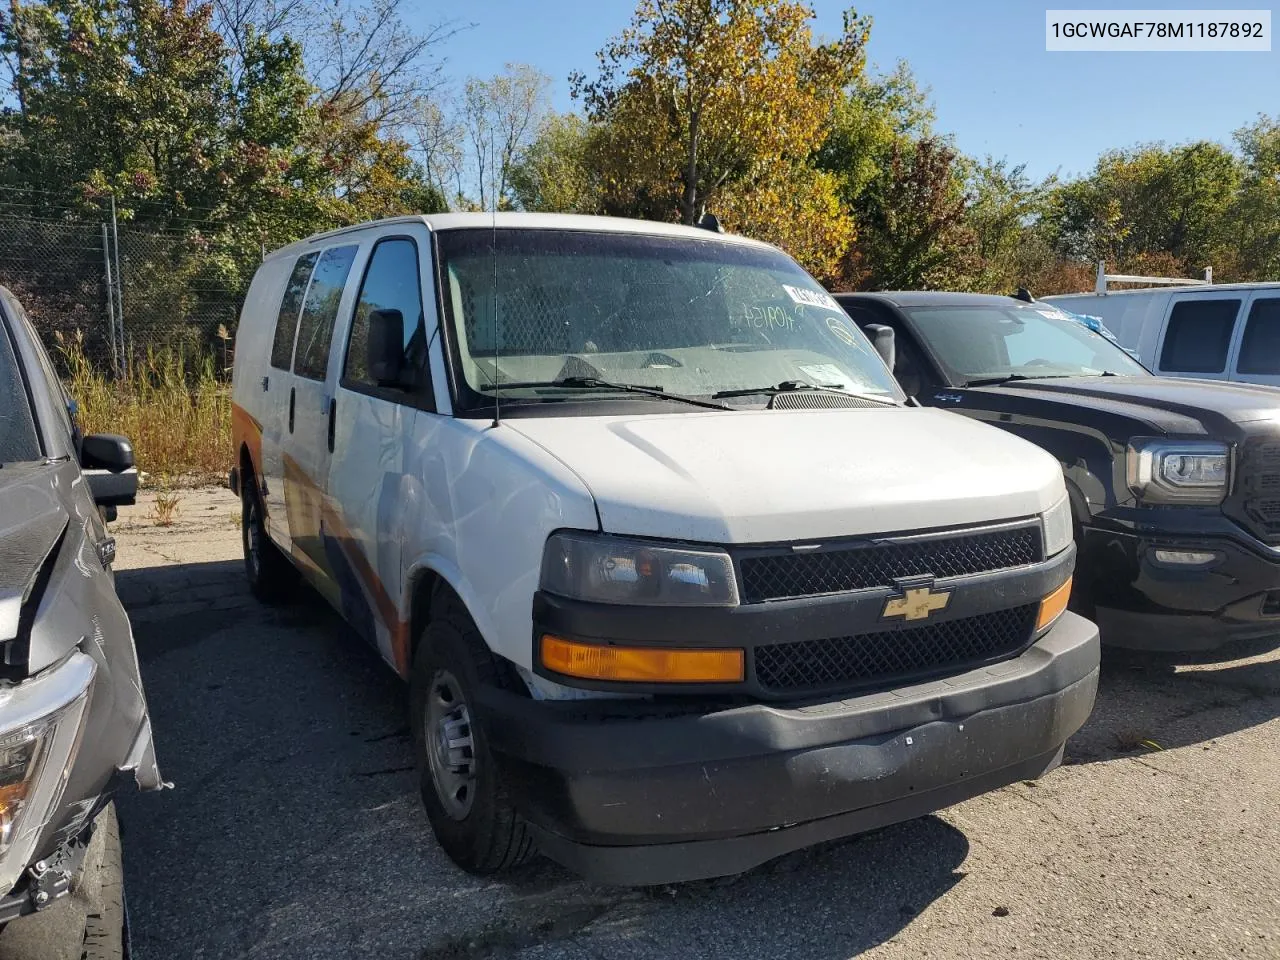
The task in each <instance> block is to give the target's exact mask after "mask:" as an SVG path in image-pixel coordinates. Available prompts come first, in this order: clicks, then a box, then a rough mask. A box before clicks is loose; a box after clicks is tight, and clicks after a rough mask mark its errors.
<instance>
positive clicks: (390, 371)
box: [365, 310, 404, 387]
mask: <svg viewBox="0 0 1280 960" xmlns="http://www.w3.org/2000/svg"><path fill="white" fill-rule="evenodd" d="M365 367H366V369H367V370H368V371H369V376H370V377H371V378H372V379H373V381H374V382H375V383H376V384H378V386H381V387H398V386H400V374H401V372H402V370H403V367H404V314H402V313H401V312H400V311H399V310H374V311H372V312H371V313H370V314H369V339H368V341H367V342H366V344H365Z"/></svg>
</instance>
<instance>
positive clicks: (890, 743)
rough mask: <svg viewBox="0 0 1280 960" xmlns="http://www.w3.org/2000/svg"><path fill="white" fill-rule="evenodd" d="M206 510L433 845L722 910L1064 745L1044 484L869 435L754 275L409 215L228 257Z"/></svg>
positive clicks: (727, 239) (600, 241) (1063, 647)
mask: <svg viewBox="0 0 1280 960" xmlns="http://www.w3.org/2000/svg"><path fill="white" fill-rule="evenodd" d="M235 356H236V360H235V387H234V391H235V392H234V399H235V407H234V426H235V439H236V448H237V451H238V456H239V462H238V465H237V467H236V469H235V470H234V471H233V473H232V486H233V488H234V489H237V490H238V491H239V492H240V493H241V496H242V499H243V504H244V511H243V515H244V543H245V561H246V569H247V572H248V576H249V579H250V582H251V584H252V587H253V590H254V592H255V593H256V594H257V595H258V596H259V597H261V598H263V599H264V600H267V599H274V598H277V597H279V596H280V595H281V593H282V591H283V589H284V588H285V586H286V585H287V581H288V579H289V577H290V575H291V574H292V573H293V571H294V570H295V569H296V570H297V571H300V572H301V573H302V574H303V576H304V577H305V578H306V579H307V580H308V581H309V582H310V583H311V584H313V585H314V586H315V587H316V588H317V589H318V590H319V591H320V592H321V593H322V594H323V595H324V596H325V597H326V599H328V600H329V602H330V603H332V604H333V606H334V607H336V608H337V609H338V610H339V611H341V613H342V614H343V616H344V617H345V618H346V619H347V620H349V621H350V622H351V624H352V625H353V626H354V627H355V628H356V630H357V631H359V632H360V633H362V634H363V635H364V636H365V637H366V638H367V639H368V640H369V642H370V643H372V644H374V645H375V646H376V647H377V649H378V650H379V652H380V653H381V654H382V656H383V657H384V658H385V659H386V661H387V663H388V664H390V665H391V667H392V668H393V669H395V670H396V671H397V672H398V673H399V674H400V675H401V676H402V677H404V678H405V679H406V680H407V681H408V682H409V684H410V689H411V709H412V717H411V725H412V729H413V732H414V742H415V745H416V753H417V760H418V763H419V768H420V771H421V779H422V794H423V800H424V802H425V804H426V808H427V812H428V815H429V817H430V820H431V823H432V826H433V828H434V830H435V833H436V836H437V837H438V839H439V841H440V843H441V844H442V846H443V847H444V848H445V850H446V851H447V852H448V853H449V855H450V856H451V857H453V859H454V860H455V861H456V862H457V863H459V864H460V865H461V866H463V867H465V868H467V869H469V870H472V871H476V872H492V871H495V870H499V869H502V868H504V867H508V866H511V865H513V864H514V863H517V862H519V861H520V860H522V859H523V858H525V857H526V856H527V855H528V854H529V853H530V852H531V851H532V850H533V849H534V847H535V845H536V847H537V848H538V849H541V850H542V851H543V852H544V853H546V854H548V855H549V856H551V857H553V858H554V859H557V860H559V861H561V862H562V863H565V864H567V865H569V866H570V867H572V868H574V869H577V870H578V871H580V872H582V873H584V874H586V875H588V876H590V877H593V878H596V879H600V880H605V881H613V882H619V883H657V882H669V881H675V880H683V879H692V878H697V877H708V876H716V875H722V874H728V873H733V872H736V871H740V870H743V869H746V868H748V867H750V866H753V865H755V864H757V863H760V862H763V861H765V860H767V859H769V858H771V857H774V856H777V855H779V854H782V853H785V852H787V851H790V850H794V849H797V848H799V847H802V846H806V845H809V844H812V843H815V842H818V841H820V840H825V839H830V838H833V837H839V836H844V835H847V834H850V833H854V832H857V831H860V830H866V829H870V828H873V827H878V826H881V825H883V824H886V823H889V822H893V821H896V820H900V819H904V818H909V817H915V816H919V815H922V814H924V813H927V812H930V811H932V810H935V809H938V808H939V807H942V806H946V805H948V804H951V803H955V802H957V801H959V800H963V799H965V798H968V797H971V796H973V795H975V794H977V793H980V792H983V791H986V790H990V789H993V788H995V787H998V786H1001V785H1004V784H1007V783H1010V782H1012V781H1016V780H1022V779H1027V778H1031V777H1036V776H1039V775H1040V774H1042V773H1044V772H1045V771H1047V770H1049V769H1051V768H1052V767H1053V766H1054V765H1055V764H1056V763H1057V761H1058V759H1059V758H1060V756H1061V752H1062V746H1063V742H1064V741H1065V740H1066V738H1067V737H1068V736H1069V735H1070V734H1071V733H1073V732H1074V731H1075V730H1076V729H1077V728H1078V727H1079V726H1080V725H1081V724H1082V723H1083V722H1084V720H1085V718H1086V717H1087V716H1088V714H1089V711H1090V709H1091V707H1092V704H1093V699H1094V692H1095V688H1096V683H1097V666H1098V646H1097V631H1096V628H1095V627H1094V626H1093V625H1092V624H1091V623H1089V622H1088V621H1085V620H1082V619H1080V618H1079V617H1076V616H1074V615H1073V614H1071V613H1066V612H1064V608H1065V606H1066V601H1067V596H1068V594H1069V591H1070V581H1071V572H1072V565H1073V563H1074V548H1073V546H1072V539H1071V534H1072V531H1071V515H1070V508H1069V506H1068V503H1067V500H1066V496H1065V491H1064V487H1063V480H1062V471H1061V469H1060V468H1059V466H1058V463H1057V462H1056V461H1055V460H1054V459H1053V458H1052V457H1051V456H1049V455H1048V454H1047V453H1044V452H1043V451H1041V450H1040V449H1038V448H1037V447H1034V446H1032V445H1030V444H1028V443H1025V442H1024V441H1022V440H1019V439H1017V438H1015V437H1012V436H1010V435H1008V434H1006V433H1004V432H1002V431H1000V430H996V429H993V428H991V427H988V426H986V425H983V424H979V423H974V422H972V421H970V420H966V419H963V418H960V417H957V416H954V415H953V414H950V413H946V412H942V411H938V410H930V409H923V408H919V407H915V406H912V405H909V404H908V403H907V402H906V401H905V399H904V397H903V395H902V394H901V392H900V391H899V389H898V387H897V386H896V384H895V382H894V380H893V377H892V376H891V374H890V373H889V371H888V369H887V368H886V367H885V365H884V363H883V361H882V360H881V357H880V356H879V355H878V354H877V352H876V349H875V348H873V347H872V346H871V344H870V342H869V341H868V340H867V338H866V337H865V336H864V335H863V334H862V332H861V331H859V330H858V328H857V327H856V326H854V325H853V324H852V323H851V322H850V320H849V318H848V317H847V316H846V315H845V314H844V312H843V311H842V310H841V309H840V308H839V307H838V306H837V305H836V304H835V302H834V301H833V300H832V299H831V297H829V296H828V295H827V294H826V293H825V292H823V290H822V289H821V287H819V286H818V284H817V283H816V282H815V281H814V280H813V279H812V278H811V277H809V276H808V275H807V274H806V273H805V272H804V271H803V270H802V269H801V268H800V267H799V266H797V265H796V263H795V262H794V261H792V260H791V259H789V258H788V257H786V256H785V255H784V254H782V253H780V252H779V251H777V250H776V249H774V248H772V247H769V246H766V245H764V244H761V243H756V242H753V241H750V240H746V239H743V238H740V237H733V236H725V235H721V234H718V233H713V232H710V231H707V230H703V229H697V228H692V227H677V226H668V225H663V224H657V223H640V222H633V221H626V220H612V219H604V218H592V217H567V216H545V215H527V214H499V215H496V216H493V215H488V214H448V215H442V216H430V217H410V218H401V219H396V220H387V221H382V222H379V223H371V224H366V225H362V226H359V227H353V228H351V229H348V230H342V231H338V232H334V233H329V234H324V235H321V236H317V237H313V238H311V239H308V240H305V241H303V242H301V243H297V244H294V245H292V246H289V247H286V248H284V249H282V250H278V251H276V252H275V253H272V254H271V255H270V256H268V257H267V258H266V260H265V262H264V263H263V265H262V267H261V268H260V269H259V271H258V274H257V276H256V277H255V278H254V281H253V285H252V287H251V288H250V290H249V294H248V298H247V301H246V303H245V306H244V312H243V314H242V316H241V321H240V327H239V332H238V336H237V340H236V355H235Z"/></svg>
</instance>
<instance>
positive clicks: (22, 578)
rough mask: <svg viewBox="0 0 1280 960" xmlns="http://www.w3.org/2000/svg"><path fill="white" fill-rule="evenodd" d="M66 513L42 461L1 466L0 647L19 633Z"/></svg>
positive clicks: (62, 525)
mask: <svg viewBox="0 0 1280 960" xmlns="http://www.w3.org/2000/svg"><path fill="white" fill-rule="evenodd" d="M67 520H68V514H67V511H66V509H65V508H64V507H63V506H62V503H61V501H60V499H59V498H58V496H57V495H56V493H55V489H54V487H52V486H51V484H50V469H49V467H47V466H46V465H44V464H41V463H32V464H10V465H8V466H5V467H3V468H0V643H3V642H5V641H7V640H13V639H14V638H15V637H17V635H18V623H19V619H20V615H21V612H22V605H23V604H24V603H25V602H26V601H27V600H28V599H30V597H31V592H32V588H33V586H34V585H35V581H36V578H37V576H38V575H39V574H40V571H41V569H42V568H43V567H44V565H45V561H46V560H48V559H49V555H50V553H51V552H52V550H53V548H54V545H55V544H56V543H57V542H58V540H59V539H60V538H61V537H62V534H63V531H65V530H66V529H67Z"/></svg>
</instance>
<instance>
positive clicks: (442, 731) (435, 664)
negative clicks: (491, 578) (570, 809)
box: [409, 599, 534, 874]
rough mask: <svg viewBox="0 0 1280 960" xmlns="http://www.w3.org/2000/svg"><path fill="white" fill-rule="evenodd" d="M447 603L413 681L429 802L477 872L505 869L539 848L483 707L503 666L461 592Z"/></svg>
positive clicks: (434, 818)
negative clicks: (514, 799) (480, 695)
mask: <svg viewBox="0 0 1280 960" xmlns="http://www.w3.org/2000/svg"><path fill="white" fill-rule="evenodd" d="M442 605H443V608H444V609H443V610H441V611H440V612H439V613H438V614H436V615H433V617H432V620H431V623H429V624H428V625H427V628H426V630H425V631H423V636H422V639H421V642H420V643H419V644H418V653H417V656H416V657H415V658H414V663H413V673H412V676H411V677H410V683H409V702H410V710H411V728H412V730H413V735H414V736H413V739H414V754H415V760H416V762H417V768H418V776H419V780H420V784H421V790H422V802H423V805H424V806H425V807H426V811H427V819H428V820H430V821H431V828H432V830H433V832H434V833H435V835H436V839H437V840H438V841H439V843H440V846H441V847H443V848H444V851H445V853H447V854H448V855H449V857H450V858H451V859H452V860H453V862H454V863H456V864H457V865H458V866H460V867H462V869H464V870H467V871H469V872H471V873H477V874H493V873H500V872H502V871H505V870H509V869H511V868H512V867H515V866H517V865H519V864H521V863H523V862H524V861H526V860H528V859H529V858H530V857H531V856H532V855H533V850H534V848H533V840H532V838H531V837H530V836H529V832H528V828H527V827H526V825H525V822H524V820H523V819H522V818H521V816H520V814H519V813H518V812H517V811H516V809H515V807H514V805H513V804H512V803H511V800H510V798H509V797H508V795H507V792H506V789H505V788H504V785H503V783H502V780H501V777H500V774H499V770H498V767H497V766H496V765H495V763H494V760H493V756H492V754H491V753H490V751H489V744H488V739H487V736H486V733H485V729H484V724H483V722H481V721H480V719H479V718H478V717H477V716H476V714H475V693H476V691H477V690H478V689H479V688H480V687H481V686H482V685H483V684H499V685H501V683H502V672H501V670H500V667H499V663H498V661H497V660H496V659H495V658H494V656H493V655H492V654H491V653H489V650H488V648H487V647H486V646H485V644H484V640H483V639H482V638H481V637H480V633H479V631H478V630H476V628H475V625H474V624H473V623H472V622H471V618H470V617H469V616H468V615H467V613H466V611H465V610H464V609H463V608H462V605H461V604H460V603H458V602H457V601H456V600H453V599H449V600H446V601H444V602H443V604H442Z"/></svg>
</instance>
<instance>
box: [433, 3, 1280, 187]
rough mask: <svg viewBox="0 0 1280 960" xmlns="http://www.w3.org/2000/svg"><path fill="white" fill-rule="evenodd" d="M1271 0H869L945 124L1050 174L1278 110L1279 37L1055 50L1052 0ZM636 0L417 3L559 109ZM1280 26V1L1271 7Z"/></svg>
mask: <svg viewBox="0 0 1280 960" xmlns="http://www.w3.org/2000/svg"><path fill="white" fill-rule="evenodd" d="M811 2H812V5H813V6H814V7H815V9H816V10H817V14H818V16H817V23H816V29H817V31H818V32H819V33H820V34H826V35H832V34H834V33H836V32H837V31H838V30H839V28H840V16H841V12H842V11H843V10H844V9H845V6H846V5H845V4H843V3H840V2H833V0H811ZM1268 5H1269V0H1253V2H1247V0H1237V2H1235V3H1225V4H1224V3H1219V4H1216V5H1215V4H1214V3H1212V2H1211V0H1201V2H1200V3H1198V4H1196V3H1191V4H1188V3H1181V4H1179V3H1176V2H1173V0H1145V2H1143V0H1129V2H1128V3H1124V2H1121V3H1115V2H1112V3H1107V2H1106V0H1075V2H1074V3H1073V2H1069V0H1047V2H1046V0H1039V2H1036V0H896V2H895V0H868V2H865V3H863V4H861V5H858V6H857V9H858V11H859V12H860V13H866V14H870V15H871V16H872V17H873V18H874V25H873V27H872V31H871V45H870V50H869V53H870V60H871V62H872V63H873V64H874V65H877V66H879V67H883V68H885V69H888V68H891V67H892V66H893V64H894V63H895V62H896V61H897V60H898V59H906V60H907V61H908V62H909V63H910V64H911V68H912V70H913V71H914V72H915V74H916V77H917V79H918V80H920V81H921V82H922V83H923V84H925V85H927V86H928V87H929V88H930V89H931V92H932V96H933V99H934V102H935V104H936V106H937V113H938V127H939V129H940V130H941V131H943V132H949V133H951V134H953V135H954V136H955V138H956V141H957V143H958V145H959V146H960V148H961V149H962V150H964V151H965V152H967V153H973V154H978V155H983V154H988V153H989V154H993V155H994V156H997V157H1001V156H1005V157H1008V158H1009V159H1010V160H1011V161H1013V162H1016V163H1023V162H1025V163H1026V164H1027V169H1028V172H1029V173H1030V174H1032V175H1033V176H1036V177H1041V176H1044V175H1046V174H1049V173H1053V172H1054V171H1058V172H1061V173H1063V174H1073V173H1082V172H1086V171H1088V170H1089V169H1090V168H1091V167H1092V166H1093V162H1094V160H1095V159H1096V158H1097V156H1098V154H1099V153H1100V152H1101V151H1102V150H1104V149H1106V148H1108V147H1114V146H1129V145H1132V144H1135V143H1139V142H1145V141H1151V140H1164V141H1168V142H1181V141H1185V140H1193V139H1200V138H1209V139H1215V140H1221V141H1223V142H1226V141H1228V140H1229V138H1230V135H1231V132H1232V131H1233V130H1235V129H1237V128H1239V127H1240V126H1243V125H1244V124H1246V123H1248V122H1250V121H1252V120H1253V118H1254V117H1256V116H1257V115H1258V114H1259V113H1270V114H1272V115H1276V114H1280V96H1278V95H1280V43H1277V42H1273V48H1274V49H1273V50H1272V51H1271V52H1270V53H1048V52H1046V51H1045V49H1044V16H1045V9H1046V7H1052V8H1054V9H1064V8H1065V9H1073V8H1092V9H1097V8H1112V9H1125V8H1134V9H1136V8H1144V7H1145V8H1151V7H1156V6H1160V7H1162V8H1169V9H1178V8H1184V9H1185V8H1193V9H1194V8H1199V9H1212V8H1214V7H1215V6H1216V7H1218V8H1222V9H1226V8H1234V9H1249V8H1255V9H1256V8H1264V7H1267V6H1268ZM633 6H634V4H633V2H632V0H472V2H471V3H469V4H460V5H457V6H454V5H448V6H445V5H443V4H440V3H437V2H431V3H419V4H418V8H417V12H416V16H417V17H418V18H420V20H421V22H422V23H428V22H431V21H434V20H438V19H444V18H454V19H456V20H457V21H459V22H461V23H473V24H475V26H474V27H472V28H470V29H468V30H465V31H463V32H462V33H460V34H459V35H457V36H456V37H454V38H453V39H452V40H450V41H449V43H448V45H447V52H446V55H447V60H448V62H447V64H446V69H447V71H448V73H449V74H450V75H451V76H454V77H457V78H459V79H462V78H465V77H466V76H469V75H478V76H488V75H491V74H493V73H496V72H498V71H499V70H501V69H502V65H503V64H504V63H506V62H518V63H529V64H532V65H533V66H536V67H538V68H539V69H541V70H543V71H544V72H545V73H547V74H549V75H550V76H551V77H552V78H553V79H554V87H553V94H554V101H555V106H556V107H557V109H560V110H568V109H572V108H573V106H574V102H573V101H572V100H571V99H570V97H569V84H568V81H567V77H568V75H569V73H570V71H572V70H584V71H587V72H588V73H591V72H593V71H594V69H595V52H596V51H597V50H598V49H599V48H600V47H601V45H602V44H603V43H604V41H605V40H606V39H607V38H608V37H610V36H612V35H613V34H614V33H616V32H617V31H618V30H620V29H621V28H622V27H624V26H625V25H626V23H627V22H628V20H629V19H630V16H631V11H632V9H633ZM1272 9H1273V10H1274V13H1273V27H1275V28H1280V8H1276V7H1272Z"/></svg>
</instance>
